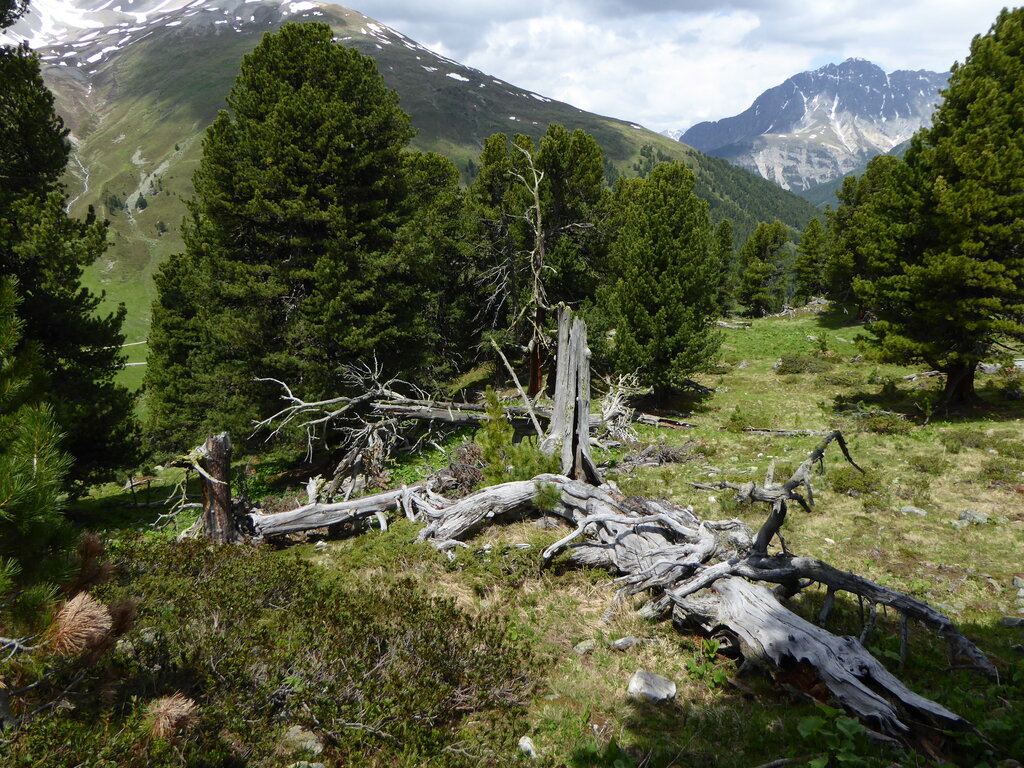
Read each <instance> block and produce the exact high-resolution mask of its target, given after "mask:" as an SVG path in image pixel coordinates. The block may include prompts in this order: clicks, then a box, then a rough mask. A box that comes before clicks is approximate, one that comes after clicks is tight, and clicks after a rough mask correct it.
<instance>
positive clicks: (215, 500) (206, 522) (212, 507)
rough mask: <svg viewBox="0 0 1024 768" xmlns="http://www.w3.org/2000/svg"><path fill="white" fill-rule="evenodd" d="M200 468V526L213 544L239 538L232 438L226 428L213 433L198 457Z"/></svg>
mask: <svg viewBox="0 0 1024 768" xmlns="http://www.w3.org/2000/svg"><path fill="white" fill-rule="evenodd" d="M199 466H200V467H201V468H202V469H203V474H202V475H201V476H200V479H201V480H202V484H203V528H204V530H205V531H206V538H208V539H209V540H210V541H211V542H212V543H214V544H230V543H232V542H235V541H238V539H239V532H238V529H237V527H236V526H235V520H234V515H233V513H232V507H231V439H230V438H229V437H228V433H227V432H221V433H220V434H219V435H212V436H210V437H209V438H207V440H206V443H205V445H204V446H203V453H202V455H201V456H200V457H199Z"/></svg>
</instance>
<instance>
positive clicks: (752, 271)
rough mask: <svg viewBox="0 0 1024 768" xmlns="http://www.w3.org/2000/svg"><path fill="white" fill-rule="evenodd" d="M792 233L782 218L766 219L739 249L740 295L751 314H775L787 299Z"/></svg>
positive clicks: (740, 299) (738, 295) (753, 315)
mask: <svg viewBox="0 0 1024 768" xmlns="http://www.w3.org/2000/svg"><path fill="white" fill-rule="evenodd" d="M788 242H789V234H788V233H787V231H786V226H785V225H784V224H783V223H782V222H781V221H774V222H772V223H771V224H769V223H767V222H762V223H761V224H759V225H758V227H757V229H756V230H754V234H752V235H751V236H750V237H749V238H747V242H745V243H744V244H743V247H742V248H740V252H739V258H738V261H739V286H738V289H737V293H736V298H737V300H738V301H739V302H740V304H742V305H743V306H744V307H746V311H747V314H748V315H749V316H751V317H762V316H764V315H770V314H774V313H776V312H778V311H780V310H781V309H782V304H783V302H784V301H785V298H786V271H785V267H784V264H783V261H784V258H785V255H786V253H785V248H786V244H787V243H788Z"/></svg>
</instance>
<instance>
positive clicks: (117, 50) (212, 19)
mask: <svg viewBox="0 0 1024 768" xmlns="http://www.w3.org/2000/svg"><path fill="white" fill-rule="evenodd" d="M285 21H322V22H327V23H329V24H330V25H331V26H332V27H333V29H334V30H335V33H336V35H337V38H338V40H339V42H340V43H342V44H345V45H351V46H353V47H355V48H357V49H359V50H360V51H362V52H363V53H366V54H368V55H370V56H372V57H374V58H375V59H376V61H377V65H378V68H379V69H380V71H381V73H382V74H383V76H384V78H385V80H386V81H387V83H388V85H389V86H390V87H392V88H394V89H395V90H396V91H397V92H398V94H399V96H400V98H401V103H402V106H403V108H404V109H405V110H406V111H407V112H409V113H410V114H411V115H412V119H413V124H414V126H415V127H416V129H417V131H418V133H417V136H416V138H415V139H414V141H413V146H414V148H416V149H422V150H432V151H437V152H440V153H442V154H445V155H447V156H448V157H450V158H451V159H452V160H453V161H454V162H455V163H456V165H457V166H458V167H459V168H460V169H461V170H462V171H463V173H464V175H465V176H466V177H467V178H468V176H469V175H470V174H471V172H472V169H473V162H474V161H475V160H476V158H477V156H478V154H479V150H480V147H481V145H482V142H483V140H484V139H485V138H486V137H487V136H489V135H491V134H494V133H498V132H506V133H509V134H512V133H525V134H528V135H531V136H534V137H539V136H540V135H541V134H543V132H544V131H545V130H546V128H547V126H548V125H549V124H550V123H560V124H562V125H564V126H566V127H567V128H569V129H576V128H581V129H583V130H585V131H587V132H588V133H590V134H592V135H593V136H594V137H595V138H596V139H597V140H598V142H599V143H600V144H601V146H602V147H603V149H604V151H605V154H606V157H607V160H608V165H609V170H610V171H612V172H614V173H619V174H626V175H629V174H631V173H632V170H631V169H632V166H633V164H634V163H635V162H636V161H637V160H638V159H639V153H640V149H641V147H642V146H643V145H645V144H649V145H651V146H652V147H653V148H654V149H655V150H656V151H657V152H658V153H660V155H661V156H665V157H670V158H672V159H677V160H682V161H683V162H686V163H687V164H688V165H689V166H690V167H691V168H692V169H693V170H694V172H695V174H696V175H697V180H698V181H697V191H698V193H699V194H701V195H702V196H703V197H704V198H705V199H707V200H708V201H709V203H710V205H711V208H712V212H713V215H714V217H715V218H716V219H717V218H724V217H728V218H731V219H732V220H733V223H734V229H735V231H736V233H737V237H738V238H739V237H743V236H745V235H746V234H747V233H749V232H750V231H752V230H753V229H754V227H756V225H757V222H758V221H760V220H764V219H775V218H781V219H782V220H783V221H785V222H786V223H787V224H788V225H790V226H791V227H794V228H800V227H802V226H803V224H804V223H805V222H806V221H807V219H808V218H809V217H810V216H811V215H813V208H812V207H811V206H810V205H808V204H807V203H805V202H804V201H803V200H801V199H800V198H798V197H797V196H795V195H793V194H791V193H788V192H785V191H783V190H781V189H779V188H778V187H776V186H775V185H773V184H771V183H770V182H767V181H765V180H763V179H760V178H758V177H756V176H754V175H753V174H750V173H747V172H745V171H742V170H739V169H737V168H734V167H732V166H730V165H728V164H727V163H726V162H725V161H723V160H719V159H718V158H712V157H709V156H707V155H703V154H702V153H699V152H697V151H696V150H693V149H691V148H690V147H687V146H685V145H682V144H679V143H678V142H674V141H671V140H670V139H668V138H666V137H664V136H660V135H658V134H655V133H653V132H651V131H648V130H646V129H644V128H642V127H640V126H637V125H633V124H630V123H627V122H624V121H620V120H615V119H611V118H607V117H601V116H599V115H594V114H591V113H588V112H584V111H582V110H579V109H576V108H575V107H572V106H570V105H568V104H564V103H561V102H557V101H553V100H551V99H548V98H546V97H544V96H541V95H539V94H536V93H532V92H530V91H526V90H523V89H521V88H517V87H516V86H513V85H511V84H509V83H506V82H504V81H501V80H498V79H496V78H492V77H490V76H488V75H485V74H484V73H482V72H479V71H477V70H474V69H470V68H468V67H464V66H462V65H460V64H458V63H457V62H454V61H451V60H449V59H446V58H444V57H441V56H438V55H437V54H435V53H433V52H431V51H429V50H427V49H425V48H423V47H422V46H419V45H418V44H417V43H415V42H414V41H412V40H410V39H408V38H406V37H405V36H403V35H401V34H399V33H397V32H395V31H393V30H390V29H388V28H387V27H384V26H383V25H381V24H378V23H377V22H375V21H373V20H372V19H369V18H367V17H366V16H363V15H362V14H360V13H358V12H356V11H352V10H349V9H346V8H343V7H340V6H335V5H320V4H314V3H309V2H301V3H284V4H282V3H279V2H276V1H275V0H261V1H260V2H257V3H251V2H250V3H242V2H241V1H240V0H221V2H218V3H217V4H216V7H213V5H209V6H206V5H203V6H199V7H197V6H196V5H195V4H192V5H189V6H187V7H185V8H182V9H180V10H178V11H175V12H171V13H165V14H162V15H159V16H156V17H151V18H149V20H148V21H147V23H145V24H142V25H140V26H137V27H127V26H126V24H120V25H118V26H117V27H110V28H109V29H105V30H102V31H100V32H99V33H98V34H93V33H90V34H89V35H87V36H86V37H87V38H89V39H88V40H86V39H85V38H82V39H80V40H78V41H75V40H71V41H68V42H65V43H63V44H60V45H55V46H52V47H49V48H45V49H42V50H41V55H42V57H43V63H44V76H45V78H46V80H47V83H48V84H49V86H50V88H51V89H52V90H53V91H54V93H55V95H56V97H57V108H58V111H59V112H60V113H61V114H62V115H63V116H64V118H65V120H66V122H67V123H68V125H69V127H70V128H71V130H72V136H73V139H74V140H75V153H74V157H73V159H72V164H71V168H70V173H69V178H68V189H69V193H70V198H71V199H72V205H71V209H72V212H73V213H76V214H79V215H81V214H84V212H85V211H86V209H87V206H89V205H93V206H95V207H96V209H97V212H98V213H99V214H100V215H102V216H105V217H107V218H108V219H109V220H110V222H111V239H112V247H111V248H110V249H109V250H108V252H107V254H106V256H105V257H104V258H103V259H102V260H101V261H100V263H97V264H96V265H94V266H93V267H92V268H91V269H90V271H89V273H88V276H87V279H88V282H89V283H90V284H91V286H92V287H94V288H96V289H102V290H105V291H106V292H107V295H108V298H109V299H110V300H113V301H123V302H125V304H126V305H127V306H128V310H129V319H128V326H127V334H128V340H129V341H139V340H142V339H144V338H145V335H146V332H147V329H148V325H149V306H150V303H151V300H152V293H153V288H152V281H151V279H150V278H151V275H152V274H153V272H154V270H155V269H156V267H157V266H158V265H159V264H160V263H161V262H162V261H163V260H164V259H165V258H166V257H167V256H168V255H169V254H171V253H173V252H175V251H176V250H178V249H180V247H181V239H180V235H179V227H180V223H181V220H182V217H183V216H184V214H185V201H186V200H187V199H188V198H189V196H190V195H191V191H192V189H191V176H192V172H193V170H194V169H195V167H196V164H197V163H198V161H199V158H200V154H201V138H202V133H203V131H204V130H205V128H206V126H207V125H208V124H209V123H210V122H211V121H212V120H213V118H214V117H215V116H216V113H217V110H218V109H221V108H223V106H224V98H225V96H226V95H227V93H228V91H229V89H230V87H231V84H232V83H233V81H234V78H235V76H236V74H237V72H238V68H239V64H240V61H241V58H242V57H243V56H244V55H245V54H246V53H248V52H249V51H250V50H252V49H253V48H254V47H255V45H256V44H257V43H258V42H259V40H260V38H261V37H262V35H263V34H264V33H265V32H267V31H272V30H274V29H276V28H277V27H278V26H280V25H281V24H282V23H284V22H285ZM133 30H134V31H133ZM125 33H128V34H125ZM133 34H134V35H141V37H137V38H131V36H132V35H133ZM122 40H128V41H129V42H127V43H124V44H121V42H120V41H122ZM130 351H131V352H132V353H133V354H132V356H131V358H130V359H132V360H133V361H135V362H141V361H142V360H143V359H144V355H145V347H144V346H139V347H133V348H131V350H130ZM136 371H137V372H138V373H141V370H140V369H136Z"/></svg>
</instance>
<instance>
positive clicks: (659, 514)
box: [250, 433, 994, 745]
mask: <svg viewBox="0 0 1024 768" xmlns="http://www.w3.org/2000/svg"><path fill="white" fill-rule="evenodd" d="M833 442H834V443H836V444H837V445H839V446H840V447H841V448H842V449H844V453H845V442H844V441H843V440H842V436H841V435H840V434H838V433H832V434H830V435H829V437H828V438H827V439H826V440H824V441H822V443H821V444H819V445H818V446H817V447H816V448H815V449H814V450H813V451H811V452H810V454H809V456H808V458H807V460H806V461H805V462H804V463H803V464H801V466H800V467H799V468H798V469H797V471H796V472H794V474H793V475H792V476H791V477H790V478H788V479H787V480H785V481H784V482H781V483H775V482H773V480H772V478H771V477H770V476H769V478H768V479H767V481H766V483H765V485H763V486H758V485H756V484H754V483H747V484H746V485H742V486H741V485H733V484H729V483H721V484H718V485H716V487H720V488H729V489H734V490H736V491H737V492H738V497H739V498H740V499H741V500H745V501H755V502H762V503H766V504H768V505H769V506H770V507H771V512H770V514H769V516H768V519H767V520H766V521H765V523H764V525H763V526H762V527H761V530H760V531H759V532H757V533H755V532H754V531H752V530H751V529H750V528H749V527H748V526H747V525H746V524H745V523H743V522H741V521H739V520H722V521H707V520H701V519H700V518H699V517H697V516H696V515H695V514H694V513H693V511H692V510H691V509H690V508H688V507H687V508H682V507H679V506H678V505H675V504H672V503H670V502H668V501H663V500H655V499H647V498H640V497H629V498H625V497H624V496H623V495H622V494H620V493H619V492H618V491H617V490H616V489H614V488H612V487H608V486H602V487H596V486H594V485H591V484H588V483H585V482H581V481H579V480H574V479H572V478H569V477H566V476H564V475H540V476H538V477H536V478H533V479H532V480H527V481H519V482H512V483H504V484H501V485H496V486H492V487H490V488H485V489H483V490H481V491H478V492H477V493H475V494H473V495H471V496H468V497H466V498H464V499H461V500H459V501H451V500H448V499H446V498H444V497H443V496H440V495H439V494H437V493H434V492H432V491H431V490H430V487H429V484H423V485H420V486H417V487H413V488H404V489H402V490H400V491H390V492H388V493H384V494H377V495H375V496H370V497H366V498H364V499H358V500H354V501H351V502H347V503H345V504H338V505H307V506H306V507H304V508H302V509H300V510H295V511H294V512H284V513H279V514H276V515H252V516H250V518H251V520H252V527H253V529H254V530H256V531H257V532H261V533H262V534H264V535H268V534H270V533H273V532H282V531H285V530H298V529H299V528H298V526H299V525H302V524H309V525H310V526H312V525H313V524H315V525H317V526H324V525H331V524H334V523H336V522H339V521H343V520H354V519H358V518H360V517H369V516H377V515H382V514H383V513H384V512H385V511H386V510H389V509H402V510H404V512H405V514H406V515H407V516H409V517H411V518H414V519H417V520H421V521H423V522H425V523H426V525H425V527H424V528H423V529H422V531H421V532H420V534H419V539H420V540H423V541H429V542H431V543H432V544H433V545H434V546H435V547H437V549H439V550H441V551H447V550H449V549H451V548H452V547H455V546H465V544H464V543H463V542H464V540H465V539H466V538H468V537H470V536H471V535H472V534H474V533H475V532H476V531H478V530H480V529H481V528H482V527H483V526H485V525H488V524H492V523H494V522H500V521H502V520H509V519H518V518H521V517H522V516H523V515H526V514H540V510H538V509H537V508H536V504H535V499H536V496H537V494H538V493H539V491H540V490H541V489H542V488H544V487H545V486H553V487H555V488H556V489H557V490H558V492H559V503H558V504H557V505H556V507H555V508H554V510H553V511H546V512H544V513H543V514H549V515H554V516H555V517H557V518H560V519H561V520H562V521H563V522H565V523H566V524H568V525H569V526H571V528H572V530H571V531H570V532H569V533H568V534H567V535H566V536H564V537H563V538H562V539H560V540H559V541H557V542H555V543H554V544H552V545H551V546H550V547H548V549H547V550H545V552H544V553H543V556H542V561H543V562H545V563H547V562H550V561H551V560H552V559H553V558H554V557H555V556H557V555H558V554H559V553H561V552H567V554H568V556H569V558H570V559H571V560H572V561H573V562H576V563H579V564H583V565H587V566H592V567H603V568H608V569H610V570H613V571H615V572H617V573H618V574H619V578H618V579H617V583H618V584H619V585H620V592H621V593H623V594H636V593H639V592H649V593H652V601H651V602H650V603H648V605H647V607H646V608H645V609H644V613H645V614H646V615H648V616H651V617H657V616H669V615H670V616H672V617H673V618H674V619H675V621H676V622H677V623H678V624H679V625H681V626H691V627H694V626H695V627H699V628H700V629H701V630H702V631H704V632H706V633H709V634H720V633H721V632H722V631H723V630H724V631H725V633H726V635H727V636H728V637H730V638H732V639H734V640H735V641H736V643H737V644H738V646H739V650H740V651H741V652H742V654H743V655H744V657H745V658H746V659H749V660H751V661H754V662H756V663H759V664H760V665H762V666H764V667H766V668H768V669H769V670H776V671H779V672H784V671H786V670H790V669H793V668H801V669H804V670H805V671H808V672H809V671H811V670H813V673H814V674H813V675H811V679H817V680H818V681H819V682H820V683H821V684H822V686H823V687H820V686H819V687H817V688H816V687H811V688H810V689H809V691H808V694H809V695H818V696H820V693H819V694H816V693H815V691H817V690H818V689H819V688H820V690H827V691H828V692H829V694H830V696H831V701H832V702H833V703H838V704H840V705H842V706H843V707H845V708H846V709H847V710H849V711H850V712H851V713H853V714H854V715H856V716H858V717H859V718H861V719H862V720H863V721H864V722H865V723H866V724H867V725H868V726H869V727H870V728H872V729H874V730H875V731H877V732H878V733H879V734H881V735H883V736H884V737H886V738H889V739H895V740H897V741H899V742H901V743H903V744H905V745H918V744H924V743H928V742H929V741H934V740H935V739H940V738H941V734H942V731H945V730H951V729H952V730H971V729H972V726H971V725H970V723H968V722H966V721H965V720H963V719H962V718H961V717H959V716H958V715H957V714H956V713H954V712H952V711H950V710H948V709H946V708H945V707H943V706H941V705H939V704H937V703H935V702H933V701H930V700H928V699H926V698H924V697H922V696H919V695H917V694H916V693H914V692H913V691H911V690H910V689H909V688H907V687H906V686H905V685H904V684H903V683H902V682H901V681H900V680H899V679H897V678H896V677H895V676H894V675H892V674H891V673H890V672H888V671H887V670H886V669H885V667H884V666H882V664H880V663H879V662H878V661H877V660H876V659H875V658H874V657H873V656H872V655H871V654H870V653H869V652H868V650H867V649H866V648H865V647H864V646H863V645H862V643H861V642H860V641H858V640H856V639H854V638H850V637H839V636H836V635H833V634H832V633H830V632H828V631H827V630H826V629H825V628H824V627H821V626H817V625H815V624H812V623H811V622H809V621H807V620H806V619H804V618H801V617H800V616H799V615H797V614H796V613H794V612H793V611H792V610H790V608H789V607H787V605H786V604H785V602H783V599H782V598H780V596H779V595H778V594H777V593H778V591H779V590H774V591H773V590H770V589H767V588H765V587H763V586H760V585H759V584H758V582H768V583H770V584H780V585H782V586H783V588H784V589H785V591H786V592H787V593H788V594H789V595H794V594H797V593H799V592H800V591H802V590H804V589H807V588H808V587H809V586H811V585H814V584H818V585H821V586H823V587H826V588H827V590H828V592H829V599H828V601H827V602H828V603H832V602H834V600H835V595H836V593H837V592H847V593H849V594H851V595H855V596H857V597H858V598H860V599H863V600H866V601H867V602H869V603H870V604H871V605H872V606H876V605H883V606H887V607H889V608H892V609H894V610H896V611H897V612H898V613H899V614H900V615H901V618H902V622H903V623H905V621H906V620H907V619H911V620H914V621H917V622H919V623H921V624H922V625H924V626H925V627H927V628H929V629H932V630H935V631H938V632H939V633H941V634H942V635H943V636H944V637H945V639H946V641H947V644H948V646H949V649H950V655H951V657H952V659H953V660H954V662H955V663H956V664H958V665H969V666H973V667H975V668H977V669H979V670H981V671H982V672H984V673H986V674H989V675H993V674H994V668H993V667H992V664H991V663H990V662H989V660H988V659H987V658H986V656H985V654H984V653H982V651H981V650H980V649H979V648H978V647H977V646H975V645H974V643H972V642H971V641H970V640H969V639H968V638H967V637H965V636H964V635H963V634H961V633H960V631H959V630H958V629H957V628H956V627H955V625H954V624H953V622H952V621H951V620H950V619H949V618H948V617H947V616H945V615H943V614H942V613H940V612H939V611H937V610H935V609H934V608H932V607H931V606H929V605H927V604H926V603H924V602H922V601H920V600H917V599H915V598H912V597H910V596H908V595H904V594H902V593H899V592H896V591H894V590H890V589H888V588H887V587H884V586H882V585H880V584H876V583H874V582H871V581H869V580H867V579H864V578H861V577H858V576H856V575H854V574H851V573H845V572H843V571H840V570H838V569H836V568H833V567H832V566H829V565H828V564H826V563H823V562H821V561H819V560H815V559H813V558H806V557H798V556H794V555H791V554H789V553H785V552H783V553H776V554H771V553H769V552H768V545H769V544H770V543H771V542H772V540H773V538H774V537H775V536H776V534H777V533H778V529H779V526H780V525H781V524H782V521H783V520H784V516H785V506H786V502H787V501H794V500H795V501H797V502H798V503H799V504H800V505H801V506H804V507H809V506H810V505H811V504H813V495H812V494H811V492H810V469H811V468H812V467H813V465H814V464H815V463H818V462H820V461H821V458H822V456H823V454H824V451H825V449H826V448H827V447H828V446H829V445H830V444H832V443H833ZM851 463H852V460H851ZM799 489H806V491H807V497H806V498H804V497H802V496H800V495H799V494H798V493H797V491H798V490H799ZM824 613H826V612H824V611H823V614H824ZM825 618H827V617H825V616H823V617H822V618H821V620H820V621H821V622H824V620H825Z"/></svg>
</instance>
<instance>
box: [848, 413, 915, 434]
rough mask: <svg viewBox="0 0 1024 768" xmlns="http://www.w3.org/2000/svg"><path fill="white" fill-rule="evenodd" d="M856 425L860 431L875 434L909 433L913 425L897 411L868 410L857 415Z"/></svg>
mask: <svg viewBox="0 0 1024 768" xmlns="http://www.w3.org/2000/svg"><path fill="white" fill-rule="evenodd" d="M857 426H858V427H860V430H861V431H862V432H874V433H875V434H876V435H909V434H910V433H911V432H912V431H913V429H914V425H913V423H912V422H910V421H908V420H907V419H906V418H904V417H903V416H901V415H900V414H898V413H890V412H888V411H869V412H867V413H864V414H860V415H859V416H858V417H857Z"/></svg>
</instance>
